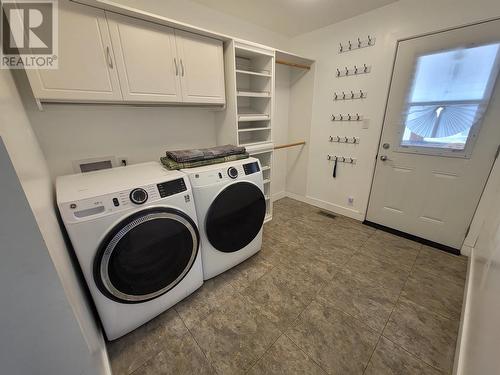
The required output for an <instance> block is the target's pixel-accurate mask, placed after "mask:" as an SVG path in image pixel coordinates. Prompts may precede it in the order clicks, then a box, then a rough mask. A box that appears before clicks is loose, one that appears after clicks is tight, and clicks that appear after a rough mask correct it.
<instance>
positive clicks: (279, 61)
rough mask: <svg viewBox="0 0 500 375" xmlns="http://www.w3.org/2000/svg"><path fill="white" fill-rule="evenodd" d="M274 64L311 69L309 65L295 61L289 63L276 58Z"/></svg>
mask: <svg viewBox="0 0 500 375" xmlns="http://www.w3.org/2000/svg"><path fill="white" fill-rule="evenodd" d="M276 64H281V65H288V66H293V67H294V68H300V69H307V70H311V67H310V66H309V65H305V64H296V63H291V62H288V61H284V60H276Z"/></svg>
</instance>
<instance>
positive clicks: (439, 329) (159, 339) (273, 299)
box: [109, 198, 467, 375]
mask: <svg viewBox="0 0 500 375" xmlns="http://www.w3.org/2000/svg"><path fill="white" fill-rule="evenodd" d="M466 268H467V264H466V258H464V257H456V256H452V255H449V254H446V253H444V252H441V251H439V250H436V249H433V248H430V247H427V246H422V245H420V244H418V243H415V242H412V241H410V240H407V239H403V238H399V237H396V236H393V235H390V234H387V233H384V232H380V231H377V230H375V229H373V228H370V227H367V226H364V225H362V224H361V223H359V222H357V221H354V220H351V219H348V218H345V217H341V216H337V217H332V216H331V215H328V214H325V213H322V212H321V211H320V210H319V209H317V208H315V207H313V206H309V205H306V204H304V203H301V202H298V201H294V200H292V199H288V198H285V199H282V200H280V201H278V202H276V204H275V212H274V219H273V220H272V221H271V222H270V223H268V224H266V225H265V228H264V244H263V248H262V250H261V251H260V252H259V253H258V254H257V255H255V256H253V257H252V258H250V259H248V260H247V261H245V262H244V263H242V264H240V265H239V266H237V267H235V268H234V269H232V270H230V271H228V272H225V273H224V274H222V275H220V276H218V277H216V278H214V279H212V280H209V281H207V282H205V284H204V285H203V287H202V288H200V289H199V290H198V291H197V292H196V293H194V294H193V295H191V296H190V297H188V298H187V299H185V300H184V301H182V302H181V303H179V304H177V305H176V306H175V307H174V308H172V309H170V310H169V311H166V312H165V313H163V314H162V315H160V316H159V317H158V318H156V319H154V320H153V321H151V322H149V323H147V324H145V325H144V326H142V327H140V328H139V329H137V330H135V331H134V332H132V333H130V334H129V335H127V336H125V337H123V338H121V339H119V340H117V341H114V342H112V343H110V344H109V354H110V358H111V363H112V368H113V373H114V374H115V375H121V374H134V375H139V374H176V375H177V374H219V375H222V374H245V373H247V374H252V375H257V374H342V375H348V374H369V375H374V374H405V375H412V374H449V373H451V371H452V367H453V357H454V353H455V345H456V340H457V334H458V326H459V320H460V313H461V306H462V295H463V289H464V283H465V274H466Z"/></svg>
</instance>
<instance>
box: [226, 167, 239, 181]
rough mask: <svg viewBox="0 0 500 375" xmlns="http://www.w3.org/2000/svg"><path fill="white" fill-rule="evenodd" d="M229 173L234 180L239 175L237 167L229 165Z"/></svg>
mask: <svg viewBox="0 0 500 375" xmlns="http://www.w3.org/2000/svg"><path fill="white" fill-rule="evenodd" d="M227 175H228V176H229V177H231V178H232V179H233V180H234V179H235V178H236V177H238V170H237V169H236V168H235V167H229V169H228V170H227Z"/></svg>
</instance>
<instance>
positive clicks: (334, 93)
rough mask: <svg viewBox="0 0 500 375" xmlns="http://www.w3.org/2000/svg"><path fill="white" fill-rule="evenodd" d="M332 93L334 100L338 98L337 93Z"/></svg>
mask: <svg viewBox="0 0 500 375" xmlns="http://www.w3.org/2000/svg"><path fill="white" fill-rule="evenodd" d="M334 94H335V97H334V100H337V99H338V96H337V93H336V92H335V93H334Z"/></svg>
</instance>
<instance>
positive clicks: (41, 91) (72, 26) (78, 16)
mask: <svg viewBox="0 0 500 375" xmlns="http://www.w3.org/2000/svg"><path fill="white" fill-rule="evenodd" d="M26 74H27V75H28V79H29V81H30V84H31V87H32V89H33V93H34V95H35V97H36V98H38V99H46V100H59V101H65V100H83V101H121V100H122V95H121V91H120V85H119V81H118V74H117V72H116V69H115V68H114V57H113V50H112V48H111V40H110V37H109V32H108V25H107V23H106V18H105V16H104V11H103V10H100V9H97V8H91V7H88V6H83V5H79V4H76V3H73V2H69V1H60V2H59V68H58V69H54V70H32V69H27V70H26Z"/></svg>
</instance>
